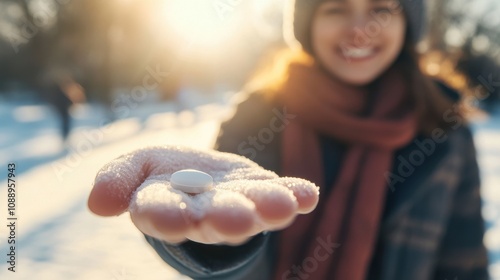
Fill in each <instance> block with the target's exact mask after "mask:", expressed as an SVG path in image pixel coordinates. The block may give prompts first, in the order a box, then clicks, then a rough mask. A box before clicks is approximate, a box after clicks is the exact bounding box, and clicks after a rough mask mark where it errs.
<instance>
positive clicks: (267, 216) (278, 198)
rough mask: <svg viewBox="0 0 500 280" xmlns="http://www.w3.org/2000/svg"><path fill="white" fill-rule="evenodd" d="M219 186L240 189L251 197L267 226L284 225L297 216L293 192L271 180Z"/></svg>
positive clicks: (242, 181)
mask: <svg viewBox="0 0 500 280" xmlns="http://www.w3.org/2000/svg"><path fill="white" fill-rule="evenodd" d="M217 188H220V189H224V190H233V191H238V192H240V193H242V194H243V195H244V196H246V197H247V198H248V199H250V200H251V201H252V202H253V203H254V204H255V208H256V211H257V213H258V215H259V217H260V220H261V221H262V222H263V223H265V224H266V226H272V227H273V228H276V227H278V228H279V227H283V226H285V225H286V224H288V223H289V222H290V221H291V220H292V219H293V218H294V217H295V214H296V211H297V206H298V205H297V200H296V198H295V196H294V195H293V192H292V191H290V190H289V189H288V188H286V187H284V186H282V185H279V184H276V183H273V181H271V180H239V181H232V182H226V183H224V184H221V185H219V186H217Z"/></svg>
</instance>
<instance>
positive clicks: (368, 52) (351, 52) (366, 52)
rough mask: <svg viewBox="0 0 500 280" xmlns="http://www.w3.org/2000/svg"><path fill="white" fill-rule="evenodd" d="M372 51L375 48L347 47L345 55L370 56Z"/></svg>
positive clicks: (353, 56) (354, 56)
mask: <svg viewBox="0 0 500 280" xmlns="http://www.w3.org/2000/svg"><path fill="white" fill-rule="evenodd" d="M374 52H375V50H374V49H373V48H364V49H357V48H350V49H347V51H346V52H345V55H346V56H348V57H352V58H362V57H367V56H370V55H372V54H373V53H374Z"/></svg>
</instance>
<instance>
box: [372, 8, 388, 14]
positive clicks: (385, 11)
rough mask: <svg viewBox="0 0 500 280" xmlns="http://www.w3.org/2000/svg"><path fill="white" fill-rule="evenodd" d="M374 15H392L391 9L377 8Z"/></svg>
mask: <svg viewBox="0 0 500 280" xmlns="http://www.w3.org/2000/svg"><path fill="white" fill-rule="evenodd" d="M372 11H373V12H374V13H377V14H380V13H391V9H390V8H388V7H377V8H374V9H373V10H372Z"/></svg>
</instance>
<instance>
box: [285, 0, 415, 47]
mask: <svg viewBox="0 0 500 280" xmlns="http://www.w3.org/2000/svg"><path fill="white" fill-rule="evenodd" d="M324 1H325V0H289V3H287V6H286V10H285V21H284V32H285V34H284V35H285V40H286V41H287V43H289V44H292V45H293V44H294V43H295V44H296V43H297V41H298V43H300V44H301V45H302V47H303V48H304V50H306V51H307V52H309V53H312V46H311V42H310V41H311V40H310V34H311V22H312V17H313V14H314V12H315V11H316V8H317V7H318V5H319V4H321V3H322V2H324ZM399 2H400V3H401V6H402V8H403V12H404V13H405V16H406V19H407V23H408V32H409V33H410V34H409V38H410V39H411V40H412V41H413V42H415V43H416V42H418V41H419V40H420V39H421V38H422V36H423V33H424V26H425V4H424V0H399Z"/></svg>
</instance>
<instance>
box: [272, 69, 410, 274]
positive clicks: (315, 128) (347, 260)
mask: <svg viewBox="0 0 500 280" xmlns="http://www.w3.org/2000/svg"><path fill="white" fill-rule="evenodd" d="M400 73H401V71H398V67H397V66H396V65H394V66H393V67H392V68H391V69H389V70H388V71H387V72H386V73H385V74H384V75H383V77H381V78H380V79H379V81H378V82H377V83H376V84H374V85H372V86H371V88H370V89H368V88H365V89H360V88H357V87H352V86H349V85H346V84H344V83H341V82H339V81H337V80H335V79H333V78H331V77H330V76H329V75H328V74H326V73H325V72H324V71H323V70H322V69H320V67H318V66H306V65H300V64H293V65H291V68H290V77H289V80H288V81H287V83H286V84H285V86H284V88H283V91H282V92H283V93H282V94H281V95H280V97H281V98H282V99H283V100H282V102H283V103H284V105H285V106H286V108H287V110H288V111H289V112H290V113H292V114H295V115H296V116H297V118H296V119H295V120H294V121H292V122H291V123H290V124H288V125H287V127H286V128H285V131H284V135H283V143H282V144H283V145H282V147H283V150H282V154H283V156H282V174H281V175H286V176H295V177H302V178H305V179H309V180H311V181H313V182H315V183H316V184H318V185H319V186H320V201H319V204H318V206H317V208H316V209H315V210H314V211H313V212H312V213H310V214H307V215H301V216H299V217H297V219H296V220H295V222H294V223H293V224H292V225H291V226H290V227H288V228H286V229H285V230H283V231H282V232H281V233H280V237H279V243H280V244H279V247H280V248H279V252H278V253H279V258H278V261H277V271H276V275H275V279H276V280H278V279H279V280H282V279H312V280H324V279H339V280H363V279H365V277H366V273H367V270H368V268H369V265H370V260H371V257H372V253H373V250H374V246H375V243H376V239H377V233H378V228H379V223H380V218H381V214H382V210H383V205H384V202H385V194H386V191H387V187H386V180H385V177H384V174H385V173H386V172H387V171H390V170H391V167H392V158H393V153H394V151H395V150H396V149H398V148H400V147H403V146H405V145H406V144H408V143H409V142H410V141H411V140H412V139H413V137H414V136H415V134H416V130H417V122H416V118H415V114H414V112H413V110H412V109H411V108H410V106H408V94H407V89H406V86H405V83H404V80H403V79H402V77H401V74H400ZM319 135H325V136H328V137H331V138H334V139H337V140H338V141H340V142H342V143H344V144H345V145H346V147H347V152H346V154H345V157H344V158H343V162H342V164H341V166H342V167H341V170H340V172H339V173H338V176H337V178H336V182H335V183H334V185H333V186H332V188H331V190H330V191H329V193H328V195H325V193H326V192H325V191H324V190H325V186H324V177H325V176H324V172H330V171H329V170H323V164H322V154H321V148H320V142H319V137H318V136H319Z"/></svg>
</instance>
